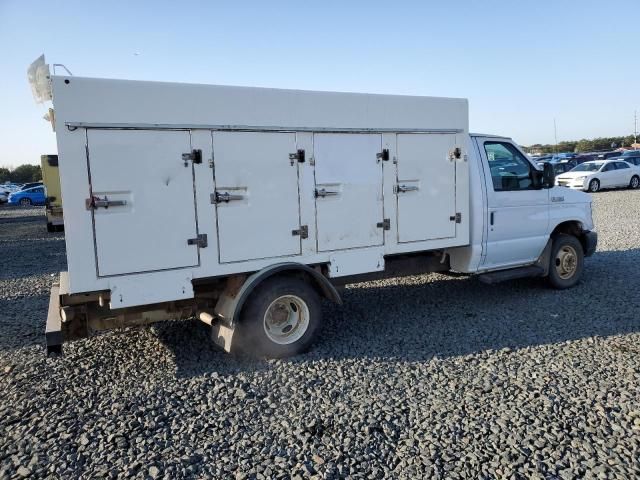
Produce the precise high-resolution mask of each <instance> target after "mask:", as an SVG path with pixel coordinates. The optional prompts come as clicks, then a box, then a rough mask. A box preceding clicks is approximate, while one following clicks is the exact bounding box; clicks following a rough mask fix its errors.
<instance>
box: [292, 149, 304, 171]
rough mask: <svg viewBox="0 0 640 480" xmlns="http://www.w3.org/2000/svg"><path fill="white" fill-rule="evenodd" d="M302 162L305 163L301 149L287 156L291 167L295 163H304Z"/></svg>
mask: <svg viewBox="0 0 640 480" xmlns="http://www.w3.org/2000/svg"><path fill="white" fill-rule="evenodd" d="M304 161H305V153H304V150H302V149H298V150H297V151H296V153H290V154H289V162H290V163H291V166H292V167H293V164H294V163H295V162H298V163H304Z"/></svg>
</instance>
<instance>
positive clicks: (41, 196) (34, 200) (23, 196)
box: [9, 185, 47, 206]
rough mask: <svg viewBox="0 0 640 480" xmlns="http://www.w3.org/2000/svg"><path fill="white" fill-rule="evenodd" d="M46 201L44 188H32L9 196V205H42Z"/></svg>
mask: <svg viewBox="0 0 640 480" xmlns="http://www.w3.org/2000/svg"><path fill="white" fill-rule="evenodd" d="M46 200H47V193H46V191H45V188H44V186H42V185H40V186H39V187H32V188H28V189H26V190H20V191H19V192H13V193H12V194H10V195H9V204H10V205H23V206H28V205H44V203H45V201H46Z"/></svg>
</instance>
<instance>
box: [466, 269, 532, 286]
mask: <svg viewBox="0 0 640 480" xmlns="http://www.w3.org/2000/svg"><path fill="white" fill-rule="evenodd" d="M543 275H544V268H542V267H538V266H536V265H531V266H528V267H520V268H511V269H509V270H500V271H497V272H488V273H483V274H481V275H478V278H479V280H480V281H481V282H482V283H486V284H488V285H493V284H494V283H500V282H506V281H508V280H515V279H517V278H527V277H542V276H543Z"/></svg>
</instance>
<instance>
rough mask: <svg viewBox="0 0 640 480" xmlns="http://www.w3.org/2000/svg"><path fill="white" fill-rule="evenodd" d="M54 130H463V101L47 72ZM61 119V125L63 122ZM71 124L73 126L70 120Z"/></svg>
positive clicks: (465, 110) (465, 121)
mask: <svg viewBox="0 0 640 480" xmlns="http://www.w3.org/2000/svg"><path fill="white" fill-rule="evenodd" d="M52 86H53V104H54V107H55V111H56V123H57V127H58V128H64V127H65V126H71V127H73V126H109V125H112V126H118V127H124V128H128V127H132V128H140V127H144V126H145V125H147V126H148V125H153V126H156V128H158V127H159V126H167V127H168V128H171V126H174V128H175V127H177V126H184V127H185V128H186V127H189V128H209V127H211V128H214V129H215V127H216V126H227V127H229V126H238V127H240V126H246V127H252V128H255V127H265V128H268V129H277V128H281V129H287V130H297V129H300V128H306V129H312V130H318V131H321V130H328V129H333V130H340V129H345V130H346V129H360V130H362V131H378V132H381V131H394V130H397V131H401V130H414V131H420V130H425V131H426V130H429V131H439V130H455V131H457V132H460V133H466V132H468V130H469V121H468V118H469V114H468V102H467V100H466V99H464V98H444V97H421V96H402V95H380V94H367V93H341V92H322V91H307V90H284V89H275V88H259V87H237V86H224V85H202V84H187V83H168V82H149V81H133V80H113V79H104V78H86V77H75V76H57V75H54V76H52ZM65 124H66V125H65ZM70 124H73V125H70Z"/></svg>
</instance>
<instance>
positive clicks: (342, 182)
mask: <svg viewBox="0 0 640 480" xmlns="http://www.w3.org/2000/svg"><path fill="white" fill-rule="evenodd" d="M381 148H382V137H381V136H380V135H378V134H355V133H336V134H331V133H326V134H316V135H314V137H313V150H314V158H315V163H316V165H315V183H316V185H315V196H316V224H317V238H318V251H325V252H326V251H331V250H343V249H348V248H359V247H371V246H376V245H382V244H383V242H384V234H383V228H382V225H378V224H382V222H383V216H384V214H383V203H382V168H383V167H382V164H383V161H382V159H381V158H379V157H378V154H379V153H381Z"/></svg>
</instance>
